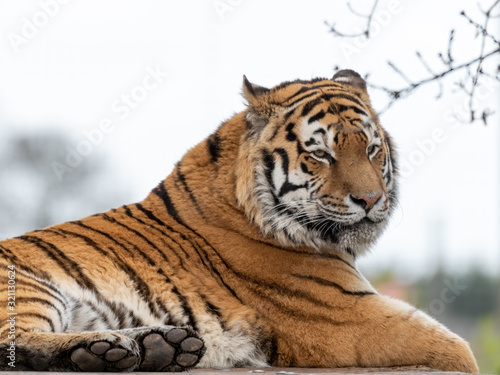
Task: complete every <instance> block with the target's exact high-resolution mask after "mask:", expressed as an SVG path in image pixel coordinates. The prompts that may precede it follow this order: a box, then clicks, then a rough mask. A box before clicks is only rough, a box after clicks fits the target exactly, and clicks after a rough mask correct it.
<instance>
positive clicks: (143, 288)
mask: <svg viewBox="0 0 500 375" xmlns="http://www.w3.org/2000/svg"><path fill="white" fill-rule="evenodd" d="M71 224H74V225H78V226H80V227H82V228H84V229H87V230H89V231H91V232H93V233H99V234H100V235H102V236H104V237H106V238H108V239H109V240H111V241H113V242H114V243H115V244H117V245H118V246H120V247H121V248H123V249H124V250H126V251H127V252H128V253H129V254H131V255H132V253H131V252H130V251H129V250H128V249H127V248H126V246H125V245H123V244H122V243H120V242H118V241H117V240H115V239H114V238H113V237H111V236H110V235H109V234H107V233H105V232H102V231H100V230H98V229H95V228H92V227H90V226H87V225H85V224H83V223H82V222H79V221H72V222H71ZM65 233H67V234H70V235H72V236H75V237H78V238H81V239H83V240H84V241H85V242H87V243H88V244H89V245H90V246H92V247H94V248H99V250H100V251H101V252H104V250H103V249H102V248H101V247H100V246H99V245H98V244H97V243H96V242H94V240H92V239H91V238H89V237H87V236H85V235H82V234H79V233H74V232H70V231H65ZM127 242H128V241H127ZM136 249H137V250H138V252H139V253H140V255H141V256H142V257H143V258H144V259H145V260H146V261H147V262H148V263H149V264H150V265H152V266H155V265H156V263H155V262H154V261H153V260H152V259H151V258H150V257H149V256H148V255H146V254H145V253H144V252H142V251H141V250H140V249H139V248H136ZM108 250H109V251H110V252H111V253H112V254H113V255H114V259H113V261H114V262H115V263H116V264H117V265H118V266H120V267H121V268H122V269H123V271H124V272H125V274H126V275H127V276H128V277H129V279H130V280H131V281H132V282H133V283H134V284H135V287H136V290H137V292H138V294H139V296H141V297H142V299H143V300H144V301H145V302H146V304H147V305H148V307H149V309H150V311H151V313H152V314H154V315H156V317H157V318H159V317H160V312H159V311H158V309H160V310H161V313H162V314H167V315H169V313H168V310H167V308H166V307H165V305H163V303H162V302H161V301H158V300H156V299H154V298H153V293H152V292H151V290H150V289H149V286H148V284H147V283H146V282H145V281H144V280H143V279H142V278H141V277H140V276H139V275H138V274H137V272H136V271H135V269H134V268H133V267H131V266H130V265H129V264H128V263H126V262H125V261H123V260H122V257H120V256H119V255H118V254H117V253H116V252H115V250H114V249H113V248H112V247H108ZM108 256H109V254H108ZM113 310H116V311H117V312H115V315H116V316H119V313H118V311H119V310H118V309H116V307H115V308H114V309H113ZM108 324H109V322H108Z"/></svg>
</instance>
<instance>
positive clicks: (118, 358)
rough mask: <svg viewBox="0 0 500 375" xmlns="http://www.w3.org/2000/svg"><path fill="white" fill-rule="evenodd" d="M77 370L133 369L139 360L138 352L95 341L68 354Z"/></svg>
mask: <svg viewBox="0 0 500 375" xmlns="http://www.w3.org/2000/svg"><path fill="white" fill-rule="evenodd" d="M70 359H71V362H73V363H74V364H75V365H76V366H77V368H78V370H80V371H85V372H98V371H103V370H108V371H109V370H114V369H117V370H121V371H123V370H126V369H128V370H130V371H131V370H133V369H134V368H135V367H137V364H138V362H139V356H138V353H134V352H132V351H129V350H127V349H124V348H122V347H119V346H118V347H117V346H116V345H113V344H112V343H110V342H107V341H97V342H94V343H93V344H91V345H89V346H88V349H87V348H84V347H79V348H77V349H75V350H73V352H72V353H71V355H70Z"/></svg>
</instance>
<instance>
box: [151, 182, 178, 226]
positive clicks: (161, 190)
mask: <svg viewBox="0 0 500 375" xmlns="http://www.w3.org/2000/svg"><path fill="white" fill-rule="evenodd" d="M153 193H154V194H156V195H157V196H158V197H159V198H160V199H161V200H163V203H164V204H165V207H166V208H167V212H168V214H169V215H170V216H172V217H173V218H174V220H175V221H177V222H178V223H179V224H182V225H184V222H183V221H182V219H181V218H180V216H179V213H178V212H177V210H176V209H175V207H174V205H173V203H172V200H171V199H170V196H169V195H168V193H167V190H166V189H165V185H164V183H163V182H161V183H160V184H159V185H158V186H157V187H155V188H154V189H153Z"/></svg>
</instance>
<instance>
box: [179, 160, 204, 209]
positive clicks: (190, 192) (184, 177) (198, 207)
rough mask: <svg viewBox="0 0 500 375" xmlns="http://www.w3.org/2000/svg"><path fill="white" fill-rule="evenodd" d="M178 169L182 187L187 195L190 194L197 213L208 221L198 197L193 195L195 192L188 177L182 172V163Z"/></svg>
mask: <svg viewBox="0 0 500 375" xmlns="http://www.w3.org/2000/svg"><path fill="white" fill-rule="evenodd" d="M176 169H177V178H178V179H179V181H180V182H181V184H182V187H183V188H184V190H185V191H186V193H188V195H189V199H191V202H193V204H194V207H195V208H196V211H198V213H199V214H200V215H201V217H203V218H204V219H206V217H205V215H204V214H203V210H202V209H201V207H200V205H199V204H198V201H197V199H196V197H195V196H194V194H193V191H192V190H191V188H190V187H189V186H188V184H187V181H186V176H184V174H183V173H182V172H181V164H180V162H179V163H178V164H177V168H176Z"/></svg>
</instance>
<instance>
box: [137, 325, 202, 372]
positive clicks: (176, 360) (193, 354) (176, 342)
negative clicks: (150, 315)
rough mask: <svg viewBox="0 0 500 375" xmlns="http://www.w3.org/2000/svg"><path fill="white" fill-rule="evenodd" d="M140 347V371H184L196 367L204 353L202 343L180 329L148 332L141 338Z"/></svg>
mask: <svg viewBox="0 0 500 375" xmlns="http://www.w3.org/2000/svg"><path fill="white" fill-rule="evenodd" d="M189 336H190V337H189ZM138 341H139V342H140V339H138ZM142 347H143V350H144V354H143V358H144V359H143V361H142V363H141V365H140V370H142V371H175V372H178V371H184V370H186V369H189V368H191V367H193V366H194V365H196V364H197V363H198V362H199V360H200V358H201V356H202V355H203V353H204V352H205V346H204V344H203V341H202V340H201V339H199V338H198V337H195V336H193V333H191V332H190V331H188V330H187V329H182V328H174V329H171V330H170V331H168V332H166V333H162V332H161V329H160V330H155V331H152V332H149V333H147V334H146V335H144V336H143V337H142Z"/></svg>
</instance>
